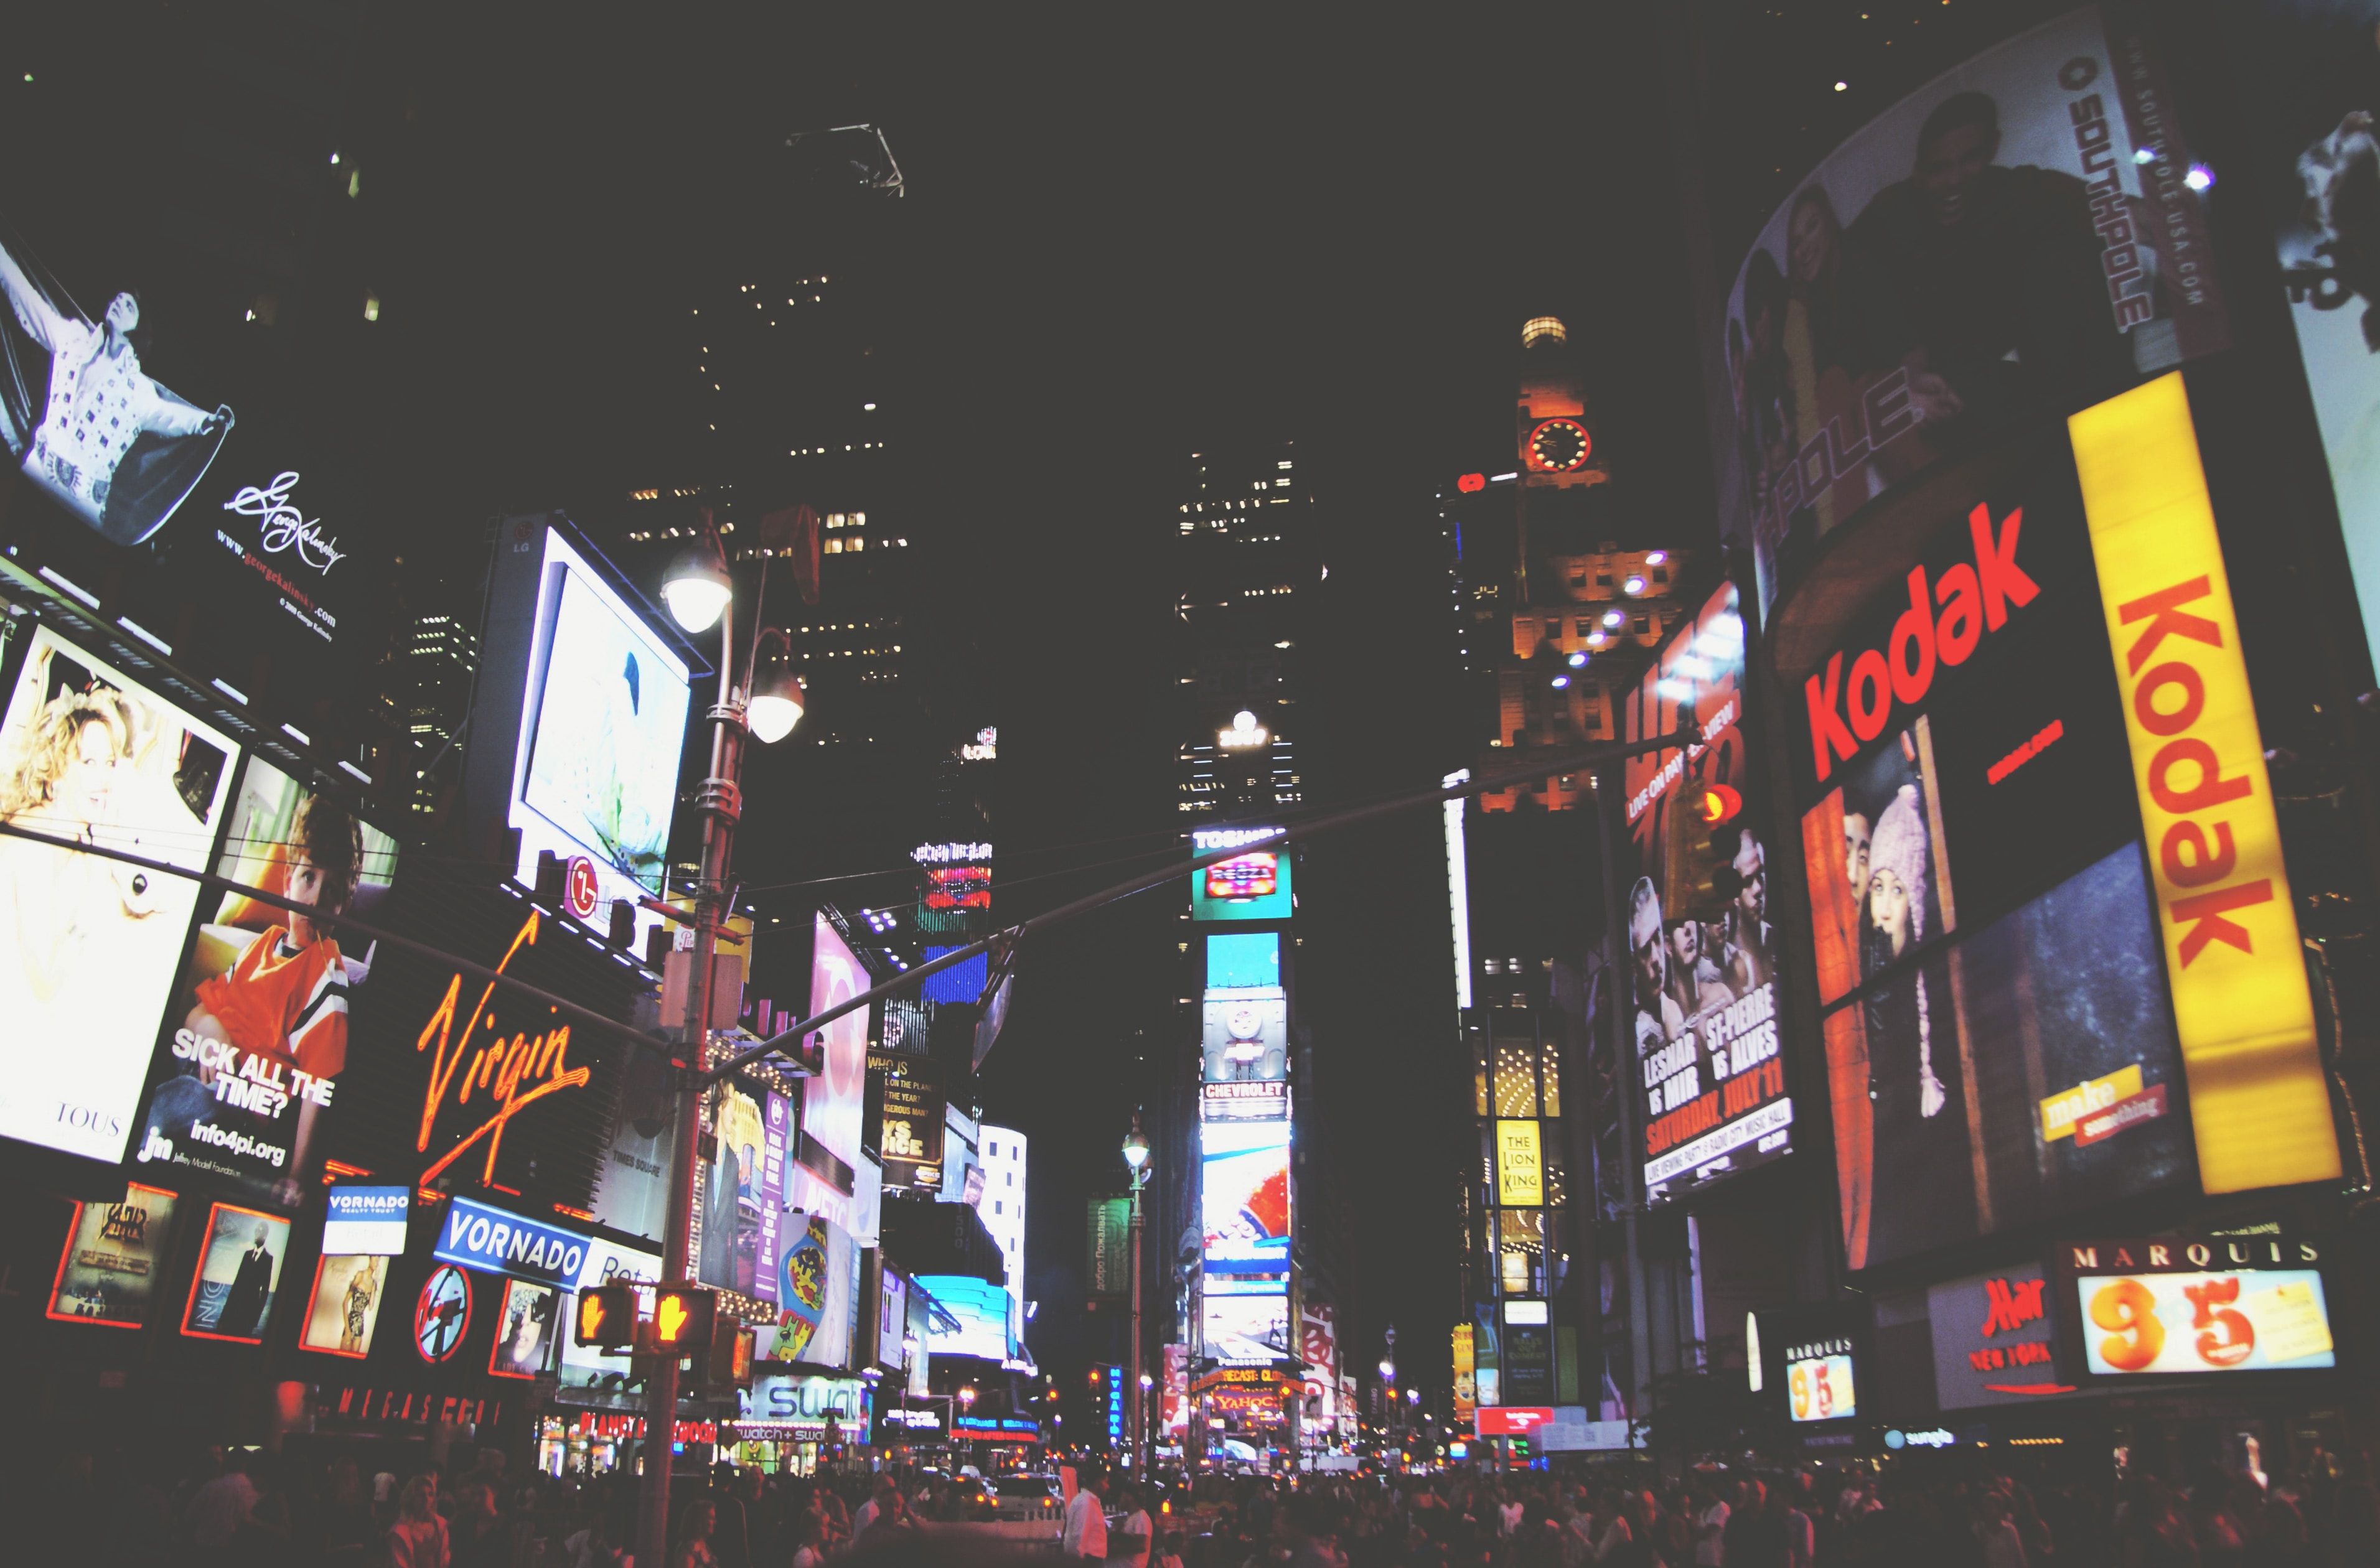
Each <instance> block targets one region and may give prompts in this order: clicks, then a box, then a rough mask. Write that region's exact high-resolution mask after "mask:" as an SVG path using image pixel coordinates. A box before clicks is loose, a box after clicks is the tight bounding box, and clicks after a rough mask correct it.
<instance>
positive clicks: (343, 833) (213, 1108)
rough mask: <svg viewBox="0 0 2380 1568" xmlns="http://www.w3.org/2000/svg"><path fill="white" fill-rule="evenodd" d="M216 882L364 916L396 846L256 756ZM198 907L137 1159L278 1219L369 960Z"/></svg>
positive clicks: (340, 1059)
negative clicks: (218, 1180) (194, 1176)
mask: <svg viewBox="0 0 2380 1568" xmlns="http://www.w3.org/2000/svg"><path fill="white" fill-rule="evenodd" d="M215 874H217V875H219V876H224V877H227V878H229V879H230V880H232V881H234V882H237V883H238V884H240V885H241V886H243V887H255V888H259V889H261V890H262V891H264V892H267V893H273V894H278V895H279V896H281V897H282V898H285V899H292V900H295V901H297V902H299V903H305V904H310V905H311V906H312V907H314V908H316V909H319V910H322V911H326V912H329V913H334V914H335V913H342V912H346V913H353V914H355V915H357V916H358V918H365V919H369V918H370V916H371V914H372V911H373V906H374V905H375V904H376V903H378V902H379V901H380V900H381V899H382V898H383V896H384V895H385V894H386V892H387V890H388V888H389V887H390V885H391V884H392V883H393V882H394V881H395V876H396V840H395V838H391V837H390V836H389V835H388V834H386V833H383V832H382V831H381V830H380V829H379V828H377V827H374V826H370V824H368V823H365V822H363V821H361V820H359V819H358V817H356V816H355V815H354V814H352V813H351V812H349V811H347V810H346V808H345V807H343V806H341V805H340V804H339V803H338V802H335V801H334V800H332V799H331V798H330V797H328V796H325V795H322V794H319V793H317V792H315V791H313V790H308V789H305V788H303V787H302V786H300V785H299V784H298V783H297V780H296V779H293V778H290V777H289V776H288V775H287V774H285V773H283V772H282V771H281V770H280V769H279V768H277V767H274V766H272V765H271V764H270V763H267V762H265V761H263V760H262V759H261V758H259V757H254V756H251V757H249V759H248V762H247V765H246V766H245V767H244V769H243V770H242V772H241V774H240V783H239V790H238V792H237V795H236V796H235V797H234V799H233V801H232V804H231V826H230V830H229V832H228V834H227V836H226V837H225V840H224V847H223V852H222V854H221V855H220V856H219V857H218V858H217V860H216V862H215ZM201 903H202V909H201V918H200V923H199V928H198V931H197V933H196V934H195V935H194V936H193V937H192V939H191V943H190V947H189V951H188V957H187V958H186V959H184V960H183V965H182V975H181V981H180V983H179V984H178V985H177V986H176V988H175V991H174V994H173V996H172V998H171V1000H170V1001H169V1003H168V1005H167V1007H166V1010H165V1021H164V1031H163V1032H164V1038H163V1039H162V1040H161V1041H160V1043H159V1044H158V1047H157V1053H156V1056H155V1060H154V1063H153V1065H152V1068H151V1074H152V1076H151V1081H150V1086H149V1094H148V1099H147V1102H146V1105H145V1108H144V1109H143V1111H142V1113H141V1118H140V1129H139V1136H138V1140H137V1141H136V1143H135V1145H134V1149H133V1158H134V1160H135V1162H136V1163H138V1164H144V1165H150V1166H152V1167H155V1168H159V1169H164V1168H176V1169H186V1170H197V1171H203V1172H206V1173H208V1174H210V1175H212V1176H221V1177H225V1178H228V1179H229V1180H231V1181H233V1182H235V1183H237V1184H238V1185H240V1186H242V1187H244V1188H247V1189H248V1191H249V1193H250V1194H251V1195H252V1196H254V1197H257V1198H259V1199H262V1200H269V1201H271V1202H273V1203H276V1204H279V1205H282V1206H289V1205H292V1204H294V1203H295V1202H296V1201H297V1193H298V1192H299V1191H300V1190H301V1188H302V1186H303V1185H304V1184H306V1183H308V1182H310V1180H311V1178H312V1177H313V1176H314V1175H315V1174H316V1172H317V1170H318V1168H319V1167H320V1165H321V1163H322V1147H321V1139H320V1138H319V1136H318V1135H317V1134H318V1129H319V1128H320V1126H321V1124H322V1120H323V1118H324V1117H325V1116H327V1115H329V1114H330V1107H331V1104H332V1100H333V1096H334V1092H335V1091H336V1090H337V1088H338V1080H339V1074H340V1073H341V1072H342V1071H344V1070H345V1069H346V1061H347V1023H348V1016H349V1009H350V1007H351V1006H353V1004H354V1002H355V1000H356V998H357V996H358V994H360V993H362V992H363V988H364V985H365V983H366V982H367V981H369V980H370V976H371V963H372V959H373V956H374V953H375V951H376V949H375V948H374V947H373V945H372V944H370V943H369V942H358V941H356V940H355V939H353V938H352V937H348V936H345V935H343V934H342V933H341V932H340V931H339V929H338V928H337V927H336V926H334V925H328V924H318V923H316V922H315V921H313V920H311V919H310V918H309V917H307V916H305V915H301V914H297V913H296V912H294V911H288V910H285V909H282V908H280V907H279V906H278V905H274V904H267V903H264V902H262V901H261V900H259V899H251V898H249V896H247V895H246V894H241V893H225V894H221V895H217V894H214V893H208V894H206V895H204V897H203V899H202V900H201ZM397 1217H398V1220H399V1222H400V1224H401V1223H402V1220H403V1213H402V1212H399V1214H398V1216H397ZM352 1250H357V1251H360V1250H363V1249H362V1248H353V1249H352Z"/></svg>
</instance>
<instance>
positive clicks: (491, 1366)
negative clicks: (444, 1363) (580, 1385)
mask: <svg viewBox="0 0 2380 1568" xmlns="http://www.w3.org/2000/svg"><path fill="white" fill-rule="evenodd" d="M568 1316H569V1314H568V1312H567V1311H566V1309H565V1307H564V1304H563V1298H562V1292H561V1291H559V1290H556V1289H555V1288H554V1287H553V1286H552V1285H533V1284H531V1283H530V1282H528V1280H520V1279H508V1280H506V1281H504V1301H503V1302H502V1304H501V1305H500V1306H499V1307H498V1309H497V1312H496V1343H495V1345H494V1346H493V1347H492V1349H490V1351H489V1352H488V1370H489V1371H490V1372H492V1373H493V1374H494V1375H495V1376H497V1377H500V1378H534V1377H538V1376H540V1375H541V1374H543V1373H544V1371H545V1370H546V1369H547V1368H549V1367H551V1366H552V1365H553V1350H554V1346H555V1345H556V1344H558V1343H559V1342H560V1341H561V1338H562V1334H563V1331H564V1329H565V1327H566V1326H567V1322H568Z"/></svg>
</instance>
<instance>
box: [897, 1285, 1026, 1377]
mask: <svg viewBox="0 0 2380 1568" xmlns="http://www.w3.org/2000/svg"><path fill="white" fill-rule="evenodd" d="M917 1288H918V1289H920V1290H922V1291H924V1292H925V1293H926V1294H927V1295H929V1296H930V1297H933V1298H934V1302H935V1304H936V1305H937V1306H939V1307H941V1309H942V1312H943V1313H945V1314H947V1315H948V1318H949V1322H948V1323H945V1322H944V1321H943V1319H942V1318H941V1316H933V1317H932V1318H931V1321H930V1324H929V1327H928V1328H927V1330H926V1335H925V1340H926V1349H927V1350H928V1351H929V1353H930V1354H932V1355H934V1356H936V1357H941V1356H972V1357H977V1358H978V1359H980V1360H985V1361H1005V1360H1007V1359H1008V1352H1009V1338H1008V1292H1007V1290H1006V1289H1005V1288H1004V1287H1003V1286H1002V1285H998V1284H997V1283H995V1282H993V1281H990V1280H980V1279H977V1278H976V1277H975V1276H974V1275H973V1274H919V1275H918V1276H917ZM953 1325H954V1326H953Z"/></svg>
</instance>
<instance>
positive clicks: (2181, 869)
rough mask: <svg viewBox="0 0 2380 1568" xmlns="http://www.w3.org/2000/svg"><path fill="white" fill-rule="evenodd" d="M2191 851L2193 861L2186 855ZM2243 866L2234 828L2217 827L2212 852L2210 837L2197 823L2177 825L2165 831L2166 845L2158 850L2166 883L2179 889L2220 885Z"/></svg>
mask: <svg viewBox="0 0 2380 1568" xmlns="http://www.w3.org/2000/svg"><path fill="white" fill-rule="evenodd" d="M2183 850H2189V851H2190V857H2189V859H2187V860H2185V859H2183V858H2182V853H2181V852H2182V851H2183ZM2239 863H2240V851H2239V850H2238V849H2237V848H2236V847H2235V846H2234V845H2233V844H2232V842H2231V825H2230V824H2229V823H2228V822H2218V823H2216V825H2215V843H2214V846H2213V847H2212V848H2209V847H2208V845H2207V842H2206V833H2205V830H2204V828H2201V827H2200V826H2198V824H2196V823H2194V822H2177V823H2175V824H2174V825H2173V826H2171V827H2168V828H2167V829H2166V830H2165V841H2164V842H2162V843H2160V844H2159V845H2158V846H2157V867H2158V869H2159V870H2161V871H2163V872H2164V873H2165V879H2166V880H2167V881H2168V882H2170V883H2172V884H2173V885H2174V886H2175V887H2204V886H2206V884H2208V883H2210V882H2220V881H2222V880H2223V879H2224V878H2225V877H2227V876H2228V875H2230V874H2231V868H2232V867H2233V866H2235V865H2237V864H2239Z"/></svg>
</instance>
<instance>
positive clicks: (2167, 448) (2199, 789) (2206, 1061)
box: [2070, 372, 2340, 1192]
mask: <svg viewBox="0 0 2380 1568" xmlns="http://www.w3.org/2000/svg"><path fill="white" fill-rule="evenodd" d="M2070 428H2071V431H2072V436H2073V441H2074V461H2075V466H2076V470H2077V472H2078V473H2079V475H2080V476H2081V479H2082V485H2083V512H2084V513H2085V515H2086V516H2087V517H2088V518H2089V520H2090V527H2091V551H2092V556H2093V559H2094V560H2095V561H2096V562H2097V565H2098V569H2099V592H2100V597H2101V599H2102V602H2103V605H2104V608H2105V611H2106V615H2107V635H2108V639H2109V641H2110V642H2111V643H2112V644H2113V645H2116V646H2119V647H2120V648H2122V650H2123V660H2122V663H2121V665H2120V667H2119V669H2118V671H2117V679H2118V681H2119V685H2120V687H2121V690H2122V694H2123V697H2124V703H2123V713H2124V733H2125V738H2126V740H2127V742H2129V746H2130V750H2131V764H2132V769H2131V771H2132V778H2133V782H2134V785H2135V790H2136V795H2137V799H2138V802H2139V805H2140V812H2141V823H2142V827H2143V834H2144V840H2145V841H2146V842H2148V843H2151V844H2154V845H2155V846H2156V852H2155V854H2154V855H2152V856H2150V857H2148V863H2149V870H2150V877H2151V881H2152V883H2153V885H2154V887H2155V895H2156V903H2157V908H2158V911H2159V912H2160V915H2161V917H2162V918H2161V922H2160V924H2161V928H2162V932H2163V947H2164V951H2165V960H2166V976H2167V980H2168V985H2169V987H2170V989H2171V991H2172V994H2173V1015H2174V1023H2175V1026H2176V1029H2177V1031H2179V1034H2180V1042H2181V1060H2182V1067H2183V1068H2184V1070H2185V1071H2186V1072H2187V1073H2188V1075H2189V1078H2190V1088H2191V1115H2192V1126H2193V1130H2194V1131H2195V1133H2196V1135H2197V1141H2198V1174H2199V1180H2200V1182H2201V1184H2202V1185H2203V1186H2204V1188H2205V1189H2206V1190H2207V1191H2209V1192H2240V1191H2245V1190H2247V1189H2250V1188H2259V1187H2278V1186H2282V1185H2285V1184H2288V1183H2292V1182H2301V1181H2328V1180H2332V1179H2334V1178H2336V1177H2337V1176H2338V1174H2339V1170H2340V1164H2339V1154H2338V1130H2337V1124H2336V1123H2334V1122H2333V1121H2332V1119H2331V1110H2330V1080H2329V1079H2328V1078H2327V1077H2326V1076H2325V1073H2324V1071H2323V1065H2322V1055H2321V1051H2320V1048H2319V1047H2318V1046H2317V1044H2316V1043H2315V1038H2314V1019H2313V995H2312V994H2311V992H2310V991H2309V989H2308V987H2307V983H2306V971H2305V962H2304V954H2303V953H2302V952H2301V950H2300V948H2299V946H2298V943H2299V936H2298V924H2297V917H2296V914H2295V911H2294V907H2293V905H2292V903H2291V900H2290V898H2289V868H2288V867H2287V866H2286V865H2285V864H2284V863H2283V860H2282V853H2281V826H2280V819H2279V817H2278V815H2277V813H2276V810H2275V805H2274V799H2273V782H2272V779H2271V778H2268V777H2267V776H2266V774H2265V742H2264V739H2263V736H2262V734H2261V733H2260V731H2259V730H2258V727H2257V724H2256V700H2255V695H2254V694H2253V692H2252V691H2251V690H2250V688H2249V684H2248V666H2247V661H2246V658H2245V657H2244V656H2243V655H2242V653H2241V651H2240V622H2239V618H2238V616H2237V615H2236V614H2235V613H2234V612H2233V609H2232V606H2231V586H2230V581H2229V579H2228V576H2227V574H2226V573H2225V571H2224V565H2223V546H2222V541H2221V540H2220V539H2218V538H2217V537H2216V531H2215V509H2214V505H2213V503H2212V501H2210V500H2209V498H2208V495H2207V490H2206V475H2205V471H2204V468H2203V467H2202V466H2201V465H2200V463H2199V456H2198V438H2197V434H2196V431H2195V429H2194V428H2192V422H2191V417H2190V400H2189V394H2188V393H2187V392H2184V391H2183V389H2182V383H2181V376H2180V373H2179V372H2176V373H2175V374H2172V375H2169V376H2164V377H2160V378H2159V379H2158V380H2154V381H2151V382H2149V383H2148V384H2147V385H2145V386H2142V387H2136V388H2134V389H2133V390H2132V391H2131V392H2125V393H2123V394H2122V395H2121V396H2119V397H2113V398H2110V399H2108V400H2107V402H2105V403H2103V404H2098V405H2097V406H2095V407H2093V408H2087V409H2084V410H2083V412H2082V413H2080V414H2077V415H2075V416H2074V417H2073V419H2072V420H2071V421H2070ZM2143 1092H2144V1091H2143V1090H2140V1089H2138V1088H2135V1089H2134V1091H2133V1093H2134V1096H2135V1097H2133V1098H2131V1099H2130V1101H2129V1103H2128V1104H2126V1105H2123V1106H2110V1107H2109V1108H2108V1109H2107V1114H2106V1116H2104V1117H2102V1118H2101V1121H2100V1123H2099V1124H2097V1125H2100V1126H2105V1127H2107V1128H2108V1130H2109V1133H2110V1135H2112V1133H2114V1132H2117V1131H2120V1130H2122V1128H2123V1127H2125V1126H2129V1125H2131V1122H2133V1121H2140V1120H2144V1119H2147V1118H2148V1117H2149V1116H2154V1115H2157V1114H2160V1113H2161V1112H2162V1109H2163V1105H2162V1102H2159V1103H2158V1104H2157V1105H2155V1106H2154V1107H2152V1106H2151V1105H2150V1104H2146V1103H2144V1102H2143V1101H2142V1100H2140V1099H2139V1098H2137V1096H2138V1095H2139V1094H2141V1093H2143ZM2127 1112H2129V1115H2130V1120H2126V1119H2125V1117H2126V1113H2127ZM2085 1130H2089V1129H2087V1128H2086V1129H2085ZM2076 1136H2077V1137H2078V1139H2079V1138H2080V1137H2081V1136H2082V1133H2080V1132H2078V1133H2077V1135H2076Z"/></svg>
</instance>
